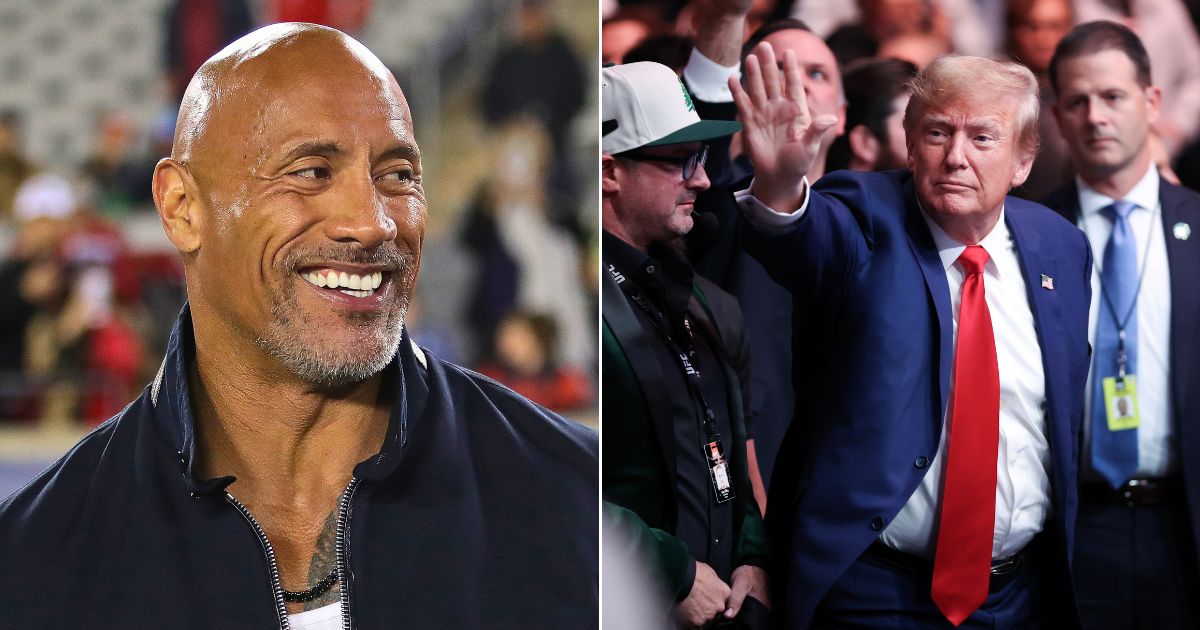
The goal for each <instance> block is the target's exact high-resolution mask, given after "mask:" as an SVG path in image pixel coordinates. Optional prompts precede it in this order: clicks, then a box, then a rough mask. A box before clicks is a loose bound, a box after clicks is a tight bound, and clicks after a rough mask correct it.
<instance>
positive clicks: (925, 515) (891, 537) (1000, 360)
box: [737, 191, 1050, 560]
mask: <svg viewBox="0 0 1200 630" xmlns="http://www.w3.org/2000/svg"><path fill="white" fill-rule="evenodd" d="M808 197H809V195H808V194H806V195H805V202H804V205H802V206H801V207H800V209H798V210H796V211H795V212H793V213H791V214H789V215H784V214H782V213H779V212H775V211H774V210H772V209H770V208H768V207H766V206H765V205H763V204H762V203H761V202H759V200H758V199H756V198H754V197H753V196H751V195H749V194H747V192H745V191H744V192H742V193H738V195H737V199H738V205H739V206H741V207H742V208H743V210H744V211H745V212H746V214H747V216H748V217H749V218H750V220H751V222H753V223H754V224H755V225H756V226H757V227H758V229H759V230H760V231H762V232H764V233H768V234H770V233H778V232H781V231H784V230H786V229H787V228H788V226H790V225H791V224H792V223H794V222H795V221H798V220H799V219H800V217H801V216H802V215H803V213H804V211H805V210H806V209H807V206H808ZM786 219H790V221H789V220H786ZM925 221H926V224H927V225H928V226H929V230H930V233H931V234H932V235H933V240H934V243H935V245H936V246H937V248H938V255H939V257H940V258H941V261H942V265H943V266H944V268H945V271H946V282H947V284H948V285H949V289H950V300H951V309H952V310H951V312H952V313H953V315H954V317H953V332H954V338H955V340H957V338H958V307H959V303H960V302H961V301H962V282H963V277H964V275H963V272H962V269H961V268H960V267H959V265H957V264H955V261H956V260H957V259H958V256H959V254H961V253H962V251H963V249H965V248H966V246H965V245H963V244H962V243H959V242H958V241H956V240H954V239H953V238H951V237H950V235H949V234H947V233H946V232H945V231H944V230H942V228H941V227H939V226H938V225H937V224H936V223H934V222H933V221H932V220H930V219H929V217H928V216H926V217H925ZM979 244H980V245H981V246H983V248H984V249H985V250H987V253H988V256H989V257H990V259H989V260H988V263H987V265H986V266H985V267H984V273H983V284H984V294H985V301H986V302H987V306H988V311H989V313H990V315H991V319H992V330H993V334H994V336H995V340H996V361H997V364H998V368H999V371H1000V436H999V448H998V452H997V458H996V521H995V529H994V534H993V539H992V557H993V558H1005V557H1008V556H1011V555H1013V554H1015V553H1017V552H1019V551H1020V550H1021V549H1023V548H1024V547H1025V545H1027V544H1028V543H1029V541H1030V540H1032V539H1033V537H1034V536H1036V535H1037V534H1038V532H1040V531H1042V527H1043V526H1044V525H1045V522H1046V517H1047V515H1048V514H1049V512H1050V474H1049V469H1050V447H1049V443H1048V441H1047V439H1046V418H1045V413H1044V412H1043V411H1042V405H1043V403H1044V402H1045V399H1046V391H1045V390H1046V381H1045V376H1044V374H1043V371H1042V352H1041V346H1040V345H1039V343H1038V339H1037V331H1036V328H1035V327H1034V321H1033V312H1032V311H1031V310H1030V308H1029V295H1028V292H1027V291H1026V287H1025V277H1024V275H1023V274H1022V270H1021V265H1020V260H1019V259H1018V257H1017V252H1016V247H1015V246H1014V244H1013V241H1012V238H1011V235H1010V234H1009V231H1008V226H1007V225H1005V223H1004V210H1003V209H1001V211H1000V219H999V221H997V223H996V227H995V228H993V229H992V231H991V233H989V234H988V235H987V236H986V237H985V238H984V239H983V240H982V241H980V243H979ZM928 369H936V366H929V368H928ZM953 382H954V375H953V374H951V382H950V387H951V391H950V392H948V394H947V401H948V402H949V401H950V400H953V395H954V392H953ZM942 423H943V427H944V426H945V418H944V417H943V419H942ZM947 436H948V432H947V431H944V430H943V431H942V438H941V443H940V444H939V445H938V451H937V453H936V454H935V455H934V457H933V462H932V463H931V465H930V467H929V471H928V472H927V473H926V474H925V477H924V479H922V481H921V484H920V485H919V486H918V487H917V490H916V491H915V492H914V493H913V494H912V496H911V497H909V499H908V502H907V503H905V505H904V507H903V508H902V509H901V510H900V513H899V514H897V515H896V518H895V519H894V520H893V521H892V522H891V523H890V524H889V525H888V527H887V528H886V529H884V531H883V533H882V534H881V535H880V539H881V540H882V541H883V542H884V543H885V544H887V545H888V546H890V547H893V548H895V549H899V550H900V551H904V552H906V553H909V554H912V555H915V556H918V557H922V558H926V559H929V560H932V559H933V555H934V550H935V548H936V546H937V539H936V537H935V535H934V534H935V532H936V531H937V514H938V501H939V500H940V498H941V491H942V474H943V471H944V470H945V458H943V457H942V454H943V453H944V452H945V450H946V448H945V447H946V439H947Z"/></svg>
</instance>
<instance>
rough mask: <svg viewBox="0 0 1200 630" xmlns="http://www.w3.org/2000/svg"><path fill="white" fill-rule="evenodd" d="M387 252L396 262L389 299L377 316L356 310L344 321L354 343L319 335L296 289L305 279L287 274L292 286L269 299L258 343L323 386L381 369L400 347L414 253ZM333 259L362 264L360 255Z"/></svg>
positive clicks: (300, 374)
mask: <svg viewBox="0 0 1200 630" xmlns="http://www.w3.org/2000/svg"><path fill="white" fill-rule="evenodd" d="M388 254H390V256H388V259H389V260H390V261H392V262H393V263H394V264H395V265H396V268H395V270H394V271H393V273H392V282H393V283H394V286H393V287H392V290H393V291H394V292H395V300H394V303H393V304H392V305H391V306H392V308H389V309H388V310H387V311H386V313H384V314H382V315H379V314H374V313H355V314H352V315H350V316H349V317H348V320H349V321H348V325H349V326H350V327H353V328H354V329H355V330H356V331H357V332H358V333H359V334H358V335H357V337H358V342H357V343H354V344H352V345H347V344H332V343H330V342H328V341H327V340H326V339H325V338H324V337H323V336H322V333H323V331H322V330H321V329H320V328H318V327H317V326H316V325H315V324H314V323H312V322H310V321H308V320H307V319H306V318H304V317H303V315H302V311H301V310H300V307H299V300H298V298H297V291H298V290H299V289H300V287H298V286H297V285H296V284H295V283H299V282H305V280H304V279H302V278H300V276H299V275H298V274H295V273H292V274H291V276H290V277H291V280H290V282H292V283H293V284H291V285H289V286H287V287H285V289H284V294H283V295H281V296H278V297H279V299H276V300H274V303H273V304H272V306H271V322H270V323H268V325H267V328H266V330H265V331H264V333H263V334H262V336H260V337H259V338H258V339H257V340H256V343H257V344H258V347H259V348H262V349H263V350H264V351H265V352H266V353H267V354H269V355H271V356H272V357H274V358H275V359H276V360H278V361H279V362H280V363H282V364H283V365H284V367H286V368H287V369H288V370H289V371H290V372H292V373H293V374H295V375H296V376H298V377H300V378H301V379H302V380H304V381H307V382H309V383H312V384H314V385H318V386H322V387H342V386H346V385H350V384H353V383H358V382H361V381H364V380H366V379H368V378H370V377H372V376H374V375H376V374H378V373H379V372H381V371H383V369H384V368H385V367H387V366H388V364H389V363H391V362H392V359H394V358H395V357H396V352H397V350H398V349H399V347H400V340H401V339H402V337H403V334H404V316H405V314H406V313H407V312H408V296H409V295H411V290H412V288H413V286H414V284H415V283H416V278H415V277H413V274H414V267H415V264H414V260H413V256H412V255H411V254H401V253H399V252H396V251H395V250H394V249H393V250H392V251H390V252H388ZM338 258H340V259H342V260H353V261H354V262H367V258H366V257H364V256H362V255H359V256H354V255H349V256H345V257H333V258H331V259H338ZM301 263H302V261H300V260H295V261H290V264H287V265H286V267H287V268H288V269H291V270H293V271H294V270H295V269H298V268H299V267H300V266H301Z"/></svg>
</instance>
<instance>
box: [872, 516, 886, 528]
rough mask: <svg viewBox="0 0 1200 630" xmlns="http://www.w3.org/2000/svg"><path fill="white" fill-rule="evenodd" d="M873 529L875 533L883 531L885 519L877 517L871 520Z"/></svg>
mask: <svg viewBox="0 0 1200 630" xmlns="http://www.w3.org/2000/svg"><path fill="white" fill-rule="evenodd" d="M871 529H873V530H875V531H879V530H881V529H883V518H882V517H879V516H876V517H875V518H873V519H871Z"/></svg>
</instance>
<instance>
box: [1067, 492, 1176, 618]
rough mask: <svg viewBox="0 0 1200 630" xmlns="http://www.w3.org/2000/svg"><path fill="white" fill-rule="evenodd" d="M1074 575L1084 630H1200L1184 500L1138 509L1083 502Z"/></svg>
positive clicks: (1076, 544) (1080, 506)
mask: <svg viewBox="0 0 1200 630" xmlns="http://www.w3.org/2000/svg"><path fill="white" fill-rule="evenodd" d="M1073 569H1074V571H1073V573H1074V575H1075V592H1076V596H1077V597H1078V600H1079V612H1080V615H1081V616H1082V617H1083V627H1084V628H1085V630H1092V629H1095V630H1104V629H1107V628H1112V629H1113V630H1140V629H1145V630H1176V629H1179V630H1184V629H1187V630H1191V629H1194V628H1200V612H1198V607H1197V600H1200V579H1197V567H1196V549H1195V546H1194V543H1193V541H1192V534H1191V530H1190V527H1189V523H1188V517H1187V506H1186V502H1185V499H1184V498H1183V496H1182V492H1180V493H1179V496H1178V497H1175V498H1174V499H1172V500H1169V501H1166V502H1163V503H1158V504H1155V505H1146V506H1135V507H1127V506H1124V505H1115V504H1111V503H1110V504H1097V503H1092V502H1089V501H1081V502H1080V504H1079V519H1078V521H1077V526H1076V529H1075V562H1074V567H1073Z"/></svg>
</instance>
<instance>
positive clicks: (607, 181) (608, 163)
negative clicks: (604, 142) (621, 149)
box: [600, 155, 621, 194]
mask: <svg viewBox="0 0 1200 630" xmlns="http://www.w3.org/2000/svg"><path fill="white" fill-rule="evenodd" d="M616 170H617V158H615V157H613V156H611V155H601V156H600V190H601V192H604V193H609V194H611V193H616V192H617V191H618V190H620V189H621V185H620V184H619V183H618V182H617V174H616Z"/></svg>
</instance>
